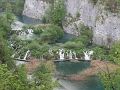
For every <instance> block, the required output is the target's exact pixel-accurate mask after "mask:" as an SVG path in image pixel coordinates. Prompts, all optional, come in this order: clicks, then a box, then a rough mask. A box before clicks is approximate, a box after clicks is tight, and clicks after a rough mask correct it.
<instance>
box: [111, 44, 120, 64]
mask: <svg viewBox="0 0 120 90" xmlns="http://www.w3.org/2000/svg"><path fill="white" fill-rule="evenodd" d="M110 59H111V60H112V61H114V62H115V63H116V64H120V43H115V44H114V45H112V47H111V50H110Z"/></svg>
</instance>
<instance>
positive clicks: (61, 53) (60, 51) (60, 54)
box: [59, 49, 65, 60]
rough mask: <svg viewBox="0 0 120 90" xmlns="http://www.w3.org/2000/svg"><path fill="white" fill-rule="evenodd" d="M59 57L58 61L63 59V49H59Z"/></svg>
mask: <svg viewBox="0 0 120 90" xmlns="http://www.w3.org/2000/svg"><path fill="white" fill-rule="evenodd" d="M59 57H60V60H64V59H65V53H64V49H59Z"/></svg>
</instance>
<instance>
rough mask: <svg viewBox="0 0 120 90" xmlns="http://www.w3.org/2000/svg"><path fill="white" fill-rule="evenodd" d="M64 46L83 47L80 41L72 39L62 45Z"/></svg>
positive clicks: (71, 47)
mask: <svg viewBox="0 0 120 90" xmlns="http://www.w3.org/2000/svg"><path fill="white" fill-rule="evenodd" d="M63 47H64V48H67V49H74V50H75V49H80V48H83V47H84V44H83V43H82V42H80V41H79V42H77V43H76V42H73V41H68V42H66V43H65V44H64V45H63Z"/></svg>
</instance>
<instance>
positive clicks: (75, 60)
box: [54, 59, 91, 62]
mask: <svg viewBox="0 0 120 90" xmlns="http://www.w3.org/2000/svg"><path fill="white" fill-rule="evenodd" d="M66 61H69V62H80V61H84V62H86V61H87V62H91V60H80V59H65V60H54V62H66Z"/></svg>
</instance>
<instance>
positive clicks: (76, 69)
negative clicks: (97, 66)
mask: <svg viewBox="0 0 120 90" xmlns="http://www.w3.org/2000/svg"><path fill="white" fill-rule="evenodd" d="M88 67H90V63H89V62H82V61H81V62H77V63H74V62H58V63H56V69H57V71H58V72H59V73H60V74H62V75H71V74H77V73H80V72H81V71H83V70H85V69H87V68H88ZM59 82H60V83H62V84H63V85H64V86H63V87H59V88H57V89H56V90H104V89H103V86H102V84H101V82H100V80H99V78H98V77H97V76H92V77H88V78H87V79H86V80H82V81H70V80H63V79H60V80H59Z"/></svg>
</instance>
